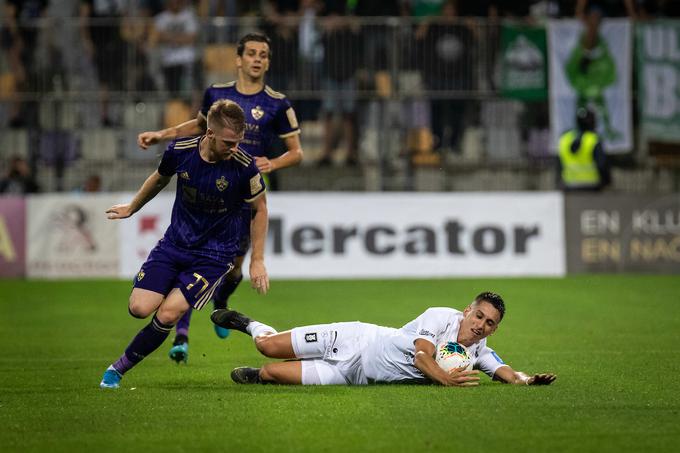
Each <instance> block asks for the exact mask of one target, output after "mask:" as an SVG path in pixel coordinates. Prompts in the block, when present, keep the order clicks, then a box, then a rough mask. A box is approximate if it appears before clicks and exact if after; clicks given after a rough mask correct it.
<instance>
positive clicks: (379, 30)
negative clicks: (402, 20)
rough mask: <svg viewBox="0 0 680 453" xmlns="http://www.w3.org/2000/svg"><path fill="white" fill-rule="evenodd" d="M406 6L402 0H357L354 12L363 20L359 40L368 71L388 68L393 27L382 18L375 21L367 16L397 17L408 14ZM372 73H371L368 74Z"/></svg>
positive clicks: (364, 65) (389, 65)
mask: <svg viewBox="0 0 680 453" xmlns="http://www.w3.org/2000/svg"><path fill="white" fill-rule="evenodd" d="M408 12H409V11H408V6H407V4H406V2H405V1H404V0H357V1H356V6H355V7H354V14H355V15H356V16H357V17H361V18H362V19H363V20H364V21H366V20H370V22H368V23H363V24H362V28H361V42H362V43H363V48H364V59H363V67H364V68H366V69H368V70H369V71H371V72H373V71H380V70H385V69H390V68H391V67H392V63H394V62H393V61H392V60H391V58H392V57H393V56H394V52H393V49H392V46H393V45H394V44H395V39H394V38H395V37H394V36H392V35H391V32H392V30H393V27H389V28H388V25H386V24H385V23H384V19H380V20H378V21H377V22H375V21H373V20H371V19H367V18H376V17H380V18H384V17H395V16H396V17H398V16H406V15H408ZM369 75H372V74H369Z"/></svg>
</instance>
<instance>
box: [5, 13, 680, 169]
mask: <svg viewBox="0 0 680 453" xmlns="http://www.w3.org/2000/svg"><path fill="white" fill-rule="evenodd" d="M592 9H597V10H599V11H600V12H601V13H602V15H603V16H606V17H619V16H628V17H631V18H633V19H634V20H648V19H650V18H653V17H660V16H668V17H679V16H680V2H677V1H673V0H596V1H593V0H577V1H568V0H533V1H513V0H476V1H465V0H458V1H456V0H410V1H409V0H401V1H399V0H395V1H386V0H327V1H321V0H279V1H272V0H262V1H259V2H256V1H255V2H254V1H239V0H195V1H190V0H139V1H134V0H5V1H4V8H3V12H2V35H1V42H2V50H3V55H2V60H1V62H0V72H1V74H0V97H1V98H2V99H1V100H2V104H3V106H5V107H4V117H3V118H0V121H2V122H3V124H4V125H5V126H6V127H10V128H35V127H38V126H39V119H38V110H39V102H40V97H41V96H43V95H45V94H47V93H54V92H68V93H96V97H97V98H98V99H95V100H94V101H95V102H93V103H95V104H96V105H97V106H98V107H97V109H96V110H97V112H96V114H91V115H85V116H86V118H85V119H84V120H83V121H84V126H86V127H88V126H98V127H118V126H120V125H121V118H120V114H117V113H116V112H115V109H114V108H112V104H115V102H116V100H118V99H119V98H120V96H118V95H117V94H116V93H127V94H128V95H129V94H130V93H133V96H136V97H139V96H141V94H140V93H144V94H145V95H148V94H149V93H156V94H157V95H158V96H160V97H161V98H164V99H165V98H167V99H177V100H179V101H180V102H181V103H183V104H184V105H186V106H187V112H191V114H192V115H193V114H194V112H195V111H196V110H197V107H198V105H199V103H200V97H201V94H202V90H203V89H204V88H205V87H206V86H207V85H208V84H210V83H213V82H219V81H221V82H224V81H227V80H214V77H212V78H211V74H209V73H206V67H208V66H209V64H208V62H206V61H204V59H205V58H206V56H207V55H208V53H206V52H205V51H204V50H205V49H206V48H208V47H210V46H211V45H220V44H225V43H229V44H232V43H234V42H235V41H236V40H237V39H238V37H239V36H240V35H242V34H243V33H244V32H247V31H251V30H254V29H260V30H262V31H264V32H265V33H267V34H268V35H269V37H270V38H271V40H272V49H273V54H272V62H271V71H270V73H269V75H268V77H267V81H268V84H269V85H271V86H272V87H273V88H274V89H276V90H278V91H282V92H284V93H287V94H290V93H297V94H298V96H297V97H295V96H291V98H292V99H293V101H294V103H295V106H296V109H297V111H298V115H299V116H300V117H301V120H303V121H304V120H307V119H315V120H320V121H322V122H323V123H324V131H325V135H324V143H323V151H322V153H321V156H320V159H319V164H320V165H327V164H329V163H330V162H331V160H332V153H333V150H334V149H335V147H336V145H337V141H338V140H339V139H338V137H342V138H343V139H344V141H345V143H346V145H347V150H348V151H347V158H346V163H347V164H348V165H355V164H356V163H357V161H358V159H359V156H357V154H356V153H357V150H358V149H359V146H358V141H359V131H358V128H359V126H358V125H359V124H360V123H361V121H360V119H359V114H360V112H359V111H358V109H359V107H358V105H359V103H360V102H361V93H375V92H378V93H382V94H383V95H389V91H390V90H391V89H392V85H393V84H394V83H395V81H394V80H386V79H385V73H386V72H387V71H390V70H392V69H394V68H395V66H398V67H397V68H396V69H398V70H404V71H405V72H408V71H417V72H418V74H419V77H418V83H419V84H420V85H422V86H421V88H420V90H421V91H427V92H430V93H431V92H442V93H446V95H444V96H440V97H433V98H431V99H430V100H431V102H430V103H428V104H427V105H426V106H424V107H423V106H422V105H418V104H417V103H414V104H413V105H412V106H411V110H410V112H411V117H412V121H413V122H414V124H419V123H423V124H426V125H427V126H428V128H431V130H432V134H433V137H434V139H433V140H434V141H435V145H434V146H435V147H440V148H447V149H457V148H458V146H459V141H460V139H461V135H462V129H463V123H464V119H463V117H464V116H465V115H466V114H467V113H469V111H470V105H471V104H470V102H469V101H468V100H466V96H465V95H462V96H461V95H460V94H461V93H463V94H464V93H479V92H493V91H494V90H495V89H496V87H495V86H494V83H495V81H494V80H495V79H494V74H493V66H494V65H493V62H491V60H493V58H494V57H495V55H494V51H495V46H497V43H498V39H499V38H498V30H497V29H496V28H494V27H493V24H494V23H496V21H497V20H516V21H519V22H523V23H526V24H538V23H542V22H544V21H545V20H546V19H548V18H558V17H579V18H581V19H583V20H584V21H585V20H586V16H587V14H588V12H589V11H591V10H592ZM376 17H394V18H399V19H403V20H404V22H403V23H399V24H400V25H398V26H395V23H389V22H385V21H384V20H375V21H372V20H371V18H376ZM67 18H71V19H74V18H77V21H78V26H77V28H76V32H73V30H71V31H72V33H68V32H66V31H63V30H62V32H60V29H59V28H58V27H56V28H55V27H54V26H53V25H54V23H50V21H55V20H57V19H67ZM222 18H224V19H223V20H222ZM478 18H482V20H484V23H485V24H486V25H487V26H485V27H479V26H478V21H479V19H478ZM488 24H492V26H488ZM219 49H222V48H219ZM473 52H475V53H476V55H475V56H474V58H475V59H476V60H477V61H479V60H483V59H485V58H486V59H488V60H489V61H490V62H489V63H488V64H487V65H486V66H485V67H484V68H481V69H480V68H479V67H474V66H473V65H471V64H469V62H470V61H471V60H472V58H473V56H472V55H471V53H473ZM233 57H234V55H226V56H225V55H221V54H220V56H219V57H218V60H219V59H229V60H231V59H233ZM218 64H223V63H218ZM405 80H406V78H404V80H401V82H402V85H403V86H402V89H404V90H406V89H407V88H404V87H406V86H407V83H406V82H405ZM17 94H18V95H17ZM93 118H94V119H93ZM419 118H420V119H419ZM334 124H335V125H337V126H341V127H338V130H337V131H335V132H334V129H333V125H334Z"/></svg>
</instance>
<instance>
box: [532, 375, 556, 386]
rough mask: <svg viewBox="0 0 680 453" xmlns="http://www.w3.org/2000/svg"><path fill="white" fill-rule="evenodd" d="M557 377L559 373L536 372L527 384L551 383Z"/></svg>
mask: <svg viewBox="0 0 680 453" xmlns="http://www.w3.org/2000/svg"><path fill="white" fill-rule="evenodd" d="M555 379H557V375H555V374H552V373H542V374H534V375H533V376H531V377H529V379H528V380H527V385H550V384H552V383H553V382H554V381H555Z"/></svg>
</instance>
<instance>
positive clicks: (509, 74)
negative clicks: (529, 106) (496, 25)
mask: <svg viewBox="0 0 680 453" xmlns="http://www.w3.org/2000/svg"><path fill="white" fill-rule="evenodd" d="M546 48H547V45H546V33H545V28H543V27H527V26H519V25H509V24H507V25H505V24H504V25H503V28H502V30H501V58H502V61H501V68H502V70H501V93H502V94H503V96H505V97H509V98H515V99H522V100H525V101H541V100H545V99H546V98H547V94H548V93H547V86H548V84H547V81H548V77H547V64H546V62H547V51H546Z"/></svg>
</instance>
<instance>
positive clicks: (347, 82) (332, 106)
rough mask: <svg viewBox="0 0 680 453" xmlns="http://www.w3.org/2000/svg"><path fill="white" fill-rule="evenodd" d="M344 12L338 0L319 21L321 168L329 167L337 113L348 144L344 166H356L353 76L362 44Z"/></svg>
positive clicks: (351, 20) (359, 59)
mask: <svg viewBox="0 0 680 453" xmlns="http://www.w3.org/2000/svg"><path fill="white" fill-rule="evenodd" d="M346 13H347V10H346V6H345V5H344V3H342V2H341V1H337V2H333V1H328V2H326V17H324V18H323V22H322V30H323V37H322V42H323V47H324V62H323V69H322V80H321V87H322V89H323V96H324V98H323V102H322V105H321V113H322V115H323V118H324V119H323V121H324V146H323V155H322V156H321V160H320V161H319V165H322V166H325V165H330V164H331V162H332V159H331V157H332V155H333V151H334V149H335V146H336V144H337V142H338V140H336V135H337V134H336V131H335V127H334V123H335V121H334V117H335V115H336V114H339V115H341V116H342V122H343V132H344V133H343V138H344V140H345V141H346V145H347V161H346V164H347V165H349V166H355V165H357V163H358V150H357V136H358V135H357V124H356V79H355V73H356V68H357V65H358V62H359V61H361V49H362V43H361V42H360V40H359V35H358V28H359V27H358V26H357V24H356V22H355V21H354V19H353V18H351V17H348V16H346Z"/></svg>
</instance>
